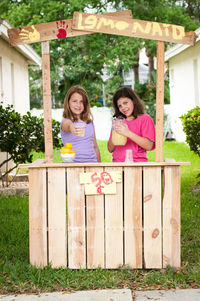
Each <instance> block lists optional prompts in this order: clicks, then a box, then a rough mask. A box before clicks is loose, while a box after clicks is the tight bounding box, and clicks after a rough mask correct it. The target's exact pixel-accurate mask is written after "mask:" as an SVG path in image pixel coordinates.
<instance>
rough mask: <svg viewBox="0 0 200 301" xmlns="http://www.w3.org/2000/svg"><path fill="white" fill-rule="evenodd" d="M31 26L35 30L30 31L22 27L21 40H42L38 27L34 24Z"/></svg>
mask: <svg viewBox="0 0 200 301" xmlns="http://www.w3.org/2000/svg"><path fill="white" fill-rule="evenodd" d="M31 28H32V29H33V31H28V30H26V29H22V30H21V32H20V34H19V36H20V38H21V40H23V41H24V42H27V43H28V42H30V43H32V42H39V41H40V33H39V32H38V31H37V30H36V28H35V27H34V25H32V26H31Z"/></svg>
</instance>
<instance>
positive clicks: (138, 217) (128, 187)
mask: <svg viewBox="0 0 200 301" xmlns="http://www.w3.org/2000/svg"><path fill="white" fill-rule="evenodd" d="M124 235H125V239H124V244H125V264H126V265H128V266H129V267H130V268H142V167H136V168H134V167H125V168H124Z"/></svg>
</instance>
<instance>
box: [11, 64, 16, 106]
mask: <svg viewBox="0 0 200 301" xmlns="http://www.w3.org/2000/svg"><path fill="white" fill-rule="evenodd" d="M11 103H12V105H13V106H14V107H15V78H14V64H13V63H11Z"/></svg>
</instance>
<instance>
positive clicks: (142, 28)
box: [72, 12, 197, 45]
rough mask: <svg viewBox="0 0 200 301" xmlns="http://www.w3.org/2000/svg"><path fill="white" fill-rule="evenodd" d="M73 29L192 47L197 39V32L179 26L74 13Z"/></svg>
mask: <svg viewBox="0 0 200 301" xmlns="http://www.w3.org/2000/svg"><path fill="white" fill-rule="evenodd" d="M72 28H73V30H80V32H81V31H91V32H101V33H107V34H115V35H122V36H128V37H137V38H143V39H151V40H158V41H166V42H171V43H180V44H190V45H194V43H195V40H196V38H197V36H196V34H195V32H193V31H191V32H185V28H184V27H183V26H179V25H173V24H165V23H158V22H152V21H144V20H137V19H123V18H119V17H116V16H106V15H94V14H85V13H79V12H75V13H74V16H73V21H72Z"/></svg>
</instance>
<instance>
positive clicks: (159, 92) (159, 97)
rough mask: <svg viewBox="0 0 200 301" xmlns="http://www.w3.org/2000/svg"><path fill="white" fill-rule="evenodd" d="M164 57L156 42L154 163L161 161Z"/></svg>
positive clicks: (159, 43)
mask: <svg viewBox="0 0 200 301" xmlns="http://www.w3.org/2000/svg"><path fill="white" fill-rule="evenodd" d="M164 56H165V44H164V42H162V41H158V42H157V80H156V162H162V161H163V127H164V73H165V72H164Z"/></svg>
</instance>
